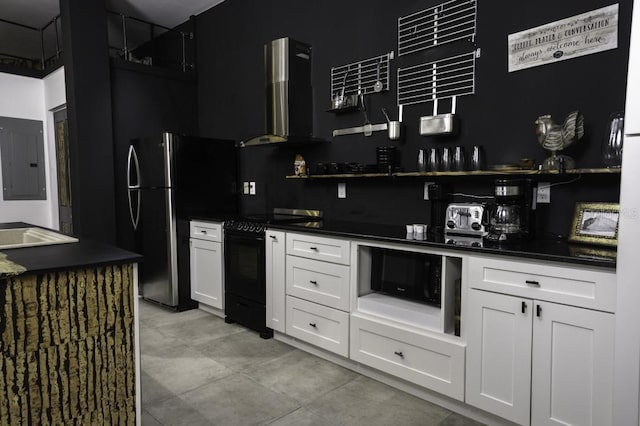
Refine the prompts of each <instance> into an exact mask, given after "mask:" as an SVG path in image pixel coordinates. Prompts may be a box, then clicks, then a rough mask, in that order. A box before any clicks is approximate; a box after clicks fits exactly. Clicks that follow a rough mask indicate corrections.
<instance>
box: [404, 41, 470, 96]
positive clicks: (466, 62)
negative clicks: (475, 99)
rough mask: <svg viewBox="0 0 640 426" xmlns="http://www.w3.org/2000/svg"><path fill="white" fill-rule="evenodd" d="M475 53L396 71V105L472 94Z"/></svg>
mask: <svg viewBox="0 0 640 426" xmlns="http://www.w3.org/2000/svg"><path fill="white" fill-rule="evenodd" d="M476 57H477V51H473V52H470V53H464V54H462V55H456V56H451V57H448V58H443V59H439V60H437V61H432V62H426V63H423V64H418V65H415V66H412V67H407V68H398V105H413V104H418V103H423V102H430V101H437V100H438V99H446V98H453V97H456V96H463V95H471V94H473V93H475V61H476Z"/></svg>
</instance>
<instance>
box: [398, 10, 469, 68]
mask: <svg viewBox="0 0 640 426" xmlns="http://www.w3.org/2000/svg"><path fill="white" fill-rule="evenodd" d="M476 10H477V7H476V0H449V1H446V2H444V3H441V4H439V5H437V6H434V7H430V8H428V9H424V10H421V11H419V12H416V13H412V14H410V15H407V16H402V17H400V18H398V56H402V55H408V54H410V53H415V52H419V51H421V50H425V49H429V48H432V47H436V46H439V45H442V44H445V43H451V42H454V41H457V40H461V39H470V41H474V40H475V35H476Z"/></svg>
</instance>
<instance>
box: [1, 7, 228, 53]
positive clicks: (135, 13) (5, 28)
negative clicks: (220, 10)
mask: <svg viewBox="0 0 640 426" xmlns="http://www.w3.org/2000/svg"><path fill="white" fill-rule="evenodd" d="M85 1H86V0H85ZM105 1H106V7H107V10H110V11H113V12H119V13H122V14H124V15H128V16H132V17H135V18H139V19H143V20H145V21H149V22H152V23H154V24H159V25H162V26H165V27H168V28H173V27H175V26H177V25H179V24H181V23H183V22H185V21H187V20H188V19H189V17H190V16H191V15H198V14H200V13H202V12H204V11H205V10H208V9H210V8H212V7H213V6H215V5H217V4H219V3H222V2H223V1H224V0H105ZM59 14H60V7H59V3H58V0H0V18H2V19H5V20H8V21H12V22H17V23H20V24H23V25H28V26H31V27H35V28H42V27H44V26H45V25H47V24H48V23H49V22H50V21H51V20H52V19H53V18H54V17H56V16H57V15H59ZM39 49H40V46H39V35H37V33H35V32H33V31H28V30H25V29H21V28H19V27H14V26H10V25H7V24H4V23H0V53H10V54H15V55H18V56H27V55H26V54H25V55H19V54H18V53H16V52H19V51H22V52H25V51H26V52H34V51H35V52H38V51H39ZM36 57H37V56H36Z"/></svg>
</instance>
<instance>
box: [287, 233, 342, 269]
mask: <svg viewBox="0 0 640 426" xmlns="http://www.w3.org/2000/svg"><path fill="white" fill-rule="evenodd" d="M350 247H351V245H350V244H349V241H347V240H340V239H337V238H328V237H319V236H316V235H307V234H296V233H288V234H287V254H290V255H292V256H300V257H306V258H308V259H314V260H322V261H325V262H332V263H340V264H343V265H349V264H350V260H349V250H350Z"/></svg>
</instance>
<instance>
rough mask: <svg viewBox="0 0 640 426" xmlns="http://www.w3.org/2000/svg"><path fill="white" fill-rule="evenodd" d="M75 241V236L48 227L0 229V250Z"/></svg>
mask: <svg viewBox="0 0 640 426" xmlns="http://www.w3.org/2000/svg"><path fill="white" fill-rule="evenodd" d="M76 242H78V239H77V238H74V237H70V236H68V235H64V234H60V233H58V232H55V231H49V230H48V229H42V228H36V227H29V228H11V229H0V250H2V249H9V248H19V247H33V246H46V245H52V244H65V243H76Z"/></svg>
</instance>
